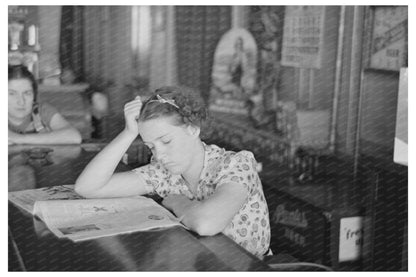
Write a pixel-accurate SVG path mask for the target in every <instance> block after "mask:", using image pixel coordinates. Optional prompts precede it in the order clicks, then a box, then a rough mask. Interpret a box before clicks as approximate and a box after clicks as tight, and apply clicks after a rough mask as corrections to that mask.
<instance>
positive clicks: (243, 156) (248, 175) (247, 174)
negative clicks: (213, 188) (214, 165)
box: [217, 151, 258, 194]
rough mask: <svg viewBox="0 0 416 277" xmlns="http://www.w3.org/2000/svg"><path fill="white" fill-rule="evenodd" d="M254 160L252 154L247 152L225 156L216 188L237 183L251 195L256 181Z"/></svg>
mask: <svg viewBox="0 0 416 277" xmlns="http://www.w3.org/2000/svg"><path fill="white" fill-rule="evenodd" d="M256 164H257V162H256V160H255V158H254V155H253V153H251V152H249V151H240V152H238V153H235V154H232V155H229V156H227V157H226V158H225V159H224V164H223V168H222V170H221V172H220V173H219V174H220V175H221V177H220V179H219V181H218V183H217V187H219V186H221V185H224V184H227V183H239V184H241V185H243V186H244V188H245V189H246V190H247V191H248V192H249V193H250V194H251V193H252V191H253V190H254V187H255V186H256V183H257V181H258V174H257V171H256Z"/></svg>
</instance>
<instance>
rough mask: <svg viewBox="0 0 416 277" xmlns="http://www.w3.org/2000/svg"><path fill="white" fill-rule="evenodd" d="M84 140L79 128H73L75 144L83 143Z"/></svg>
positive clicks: (73, 141)
mask: <svg viewBox="0 0 416 277" xmlns="http://www.w3.org/2000/svg"><path fill="white" fill-rule="evenodd" d="M81 142H82V136H81V133H80V132H79V131H78V130H77V129H75V128H74V129H73V137H72V143H73V144H81Z"/></svg>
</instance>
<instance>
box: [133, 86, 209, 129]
mask: <svg viewBox="0 0 416 277" xmlns="http://www.w3.org/2000/svg"><path fill="white" fill-rule="evenodd" d="M160 117H174V118H175V123H176V125H190V124H191V125H195V126H198V127H201V124H202V122H203V121H204V120H206V119H207V117H208V111H207V108H206V106H205V103H204V101H203V100H202V98H201V97H200V95H199V93H198V92H196V91H194V90H191V89H189V88H184V87H175V86H165V87H161V88H158V89H156V90H155V92H154V93H153V95H152V96H151V97H150V98H149V99H147V100H146V101H145V102H144V103H143V106H142V110H141V112H140V116H139V121H142V122H143V121H147V120H150V119H155V118H160Z"/></svg>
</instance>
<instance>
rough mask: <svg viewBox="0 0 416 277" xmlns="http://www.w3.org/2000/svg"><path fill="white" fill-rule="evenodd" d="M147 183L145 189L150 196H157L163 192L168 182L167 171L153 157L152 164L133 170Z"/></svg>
mask: <svg viewBox="0 0 416 277" xmlns="http://www.w3.org/2000/svg"><path fill="white" fill-rule="evenodd" d="M132 171H133V172H134V173H136V174H140V176H141V177H142V178H143V180H144V181H145V189H146V193H148V194H155V193H158V192H159V191H161V190H163V187H164V186H166V182H165V181H166V180H168V178H169V177H168V173H167V170H166V169H165V168H164V167H163V166H161V164H160V163H158V162H157V161H155V160H154V159H153V157H152V159H151V160H150V163H149V164H147V165H144V166H141V167H138V168H135V169H133V170H132Z"/></svg>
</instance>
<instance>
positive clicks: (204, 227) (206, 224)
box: [191, 219, 224, 236]
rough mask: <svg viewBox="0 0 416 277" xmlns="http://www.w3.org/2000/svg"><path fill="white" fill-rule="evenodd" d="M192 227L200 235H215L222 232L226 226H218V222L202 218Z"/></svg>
mask: <svg viewBox="0 0 416 277" xmlns="http://www.w3.org/2000/svg"><path fill="white" fill-rule="evenodd" d="M191 229H192V230H193V231H194V232H196V233H197V234H198V235H200V236H215V235H216V234H218V233H220V232H222V230H223V229H224V228H223V227H219V226H216V224H215V223H213V222H212V221H210V220H206V219H205V220H204V219H202V220H201V219H200V220H198V221H197V222H195V223H194V226H193V228H191Z"/></svg>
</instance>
